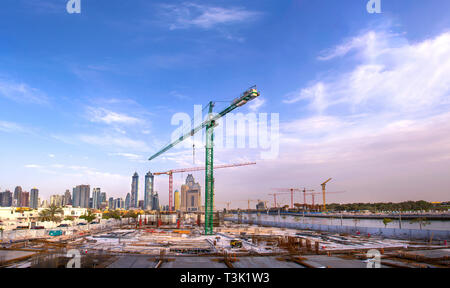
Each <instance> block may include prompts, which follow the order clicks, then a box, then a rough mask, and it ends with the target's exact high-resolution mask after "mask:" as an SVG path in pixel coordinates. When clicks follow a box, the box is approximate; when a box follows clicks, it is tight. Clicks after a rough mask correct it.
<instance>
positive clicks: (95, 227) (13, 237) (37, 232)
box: [0, 220, 124, 243]
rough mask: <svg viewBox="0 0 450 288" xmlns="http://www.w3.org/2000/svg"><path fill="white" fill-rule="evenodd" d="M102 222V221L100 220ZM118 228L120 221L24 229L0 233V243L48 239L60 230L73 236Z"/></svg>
mask: <svg viewBox="0 0 450 288" xmlns="http://www.w3.org/2000/svg"><path fill="white" fill-rule="evenodd" d="M102 222H103V220H102ZM122 223H123V224H124V222H122ZM118 226H120V220H109V221H108V222H106V221H105V222H103V223H100V224H88V225H83V226H71V227H56V228H53V229H26V230H5V231H3V233H2V232H0V243H2V242H3V243H5V242H14V241H20V240H25V239H33V238H44V237H49V235H48V234H49V232H50V231H51V230H61V231H62V232H63V235H73V234H75V233H79V232H85V231H88V230H89V231H92V232H100V231H103V230H106V229H110V228H113V227H118Z"/></svg>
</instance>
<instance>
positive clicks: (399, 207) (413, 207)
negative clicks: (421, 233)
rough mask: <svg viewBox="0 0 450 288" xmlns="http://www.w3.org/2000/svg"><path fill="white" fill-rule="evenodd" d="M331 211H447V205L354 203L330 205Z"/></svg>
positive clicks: (414, 202) (420, 202) (413, 202)
mask: <svg viewBox="0 0 450 288" xmlns="http://www.w3.org/2000/svg"><path fill="white" fill-rule="evenodd" d="M327 208H328V210H330V211H362V210H369V211H371V212H380V211H430V210H437V211H446V210H447V209H448V207H447V206H445V205H438V204H433V203H429V202H426V201H423V200H422V201H406V202H401V203H392V202H389V203H352V204H336V203H332V204H328V205H327Z"/></svg>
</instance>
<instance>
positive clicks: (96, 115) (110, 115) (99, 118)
mask: <svg viewBox="0 0 450 288" xmlns="http://www.w3.org/2000/svg"><path fill="white" fill-rule="evenodd" d="M87 111H88V115H87V117H88V118H89V120H90V121H92V122H98V123H105V124H127V125H133V124H138V123H141V122H142V120H141V119H138V118H136V117H132V116H128V115H126V114H124V113H117V112H113V111H110V110H108V109H105V108H94V107H88V108H87Z"/></svg>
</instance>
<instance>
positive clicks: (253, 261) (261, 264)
mask: <svg viewBox="0 0 450 288" xmlns="http://www.w3.org/2000/svg"><path fill="white" fill-rule="evenodd" d="M233 267H234V268H304V267H303V266H301V265H299V264H297V263H295V262H287V261H279V260H277V257H242V258H241V257H240V258H238V261H237V262H234V263H233Z"/></svg>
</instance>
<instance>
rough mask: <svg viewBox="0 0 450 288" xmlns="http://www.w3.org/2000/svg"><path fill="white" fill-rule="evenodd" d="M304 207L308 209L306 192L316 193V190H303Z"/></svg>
mask: <svg viewBox="0 0 450 288" xmlns="http://www.w3.org/2000/svg"><path fill="white" fill-rule="evenodd" d="M302 192H303V207H304V208H306V192H314V189H312V190H306V188H303V190H302Z"/></svg>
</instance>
